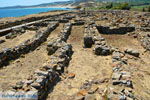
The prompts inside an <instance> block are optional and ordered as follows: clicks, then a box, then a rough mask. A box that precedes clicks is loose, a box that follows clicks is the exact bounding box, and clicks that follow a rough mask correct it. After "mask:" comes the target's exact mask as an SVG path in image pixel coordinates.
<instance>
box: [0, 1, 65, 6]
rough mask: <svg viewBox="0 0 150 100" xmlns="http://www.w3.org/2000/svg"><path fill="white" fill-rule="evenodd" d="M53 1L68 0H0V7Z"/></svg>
mask: <svg viewBox="0 0 150 100" xmlns="http://www.w3.org/2000/svg"><path fill="white" fill-rule="evenodd" d="M55 1H68V0H0V7H6V6H15V5H36V4H41V3H49V2H55Z"/></svg>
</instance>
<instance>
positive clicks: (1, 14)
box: [0, 8, 70, 18]
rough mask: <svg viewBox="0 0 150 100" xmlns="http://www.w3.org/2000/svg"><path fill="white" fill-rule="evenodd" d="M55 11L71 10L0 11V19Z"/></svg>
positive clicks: (18, 9) (25, 9) (29, 9)
mask: <svg viewBox="0 0 150 100" xmlns="http://www.w3.org/2000/svg"><path fill="white" fill-rule="evenodd" d="M54 10H70V9H68V8H16V9H0V18H3V17H20V16H25V15H30V14H37V13H41V12H47V11H54Z"/></svg>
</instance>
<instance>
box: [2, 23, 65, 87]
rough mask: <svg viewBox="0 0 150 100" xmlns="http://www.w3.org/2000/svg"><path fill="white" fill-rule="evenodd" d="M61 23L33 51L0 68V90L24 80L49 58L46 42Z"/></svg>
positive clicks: (58, 30) (54, 34)
mask: <svg viewBox="0 0 150 100" xmlns="http://www.w3.org/2000/svg"><path fill="white" fill-rule="evenodd" d="M62 26H63V25H60V26H59V27H57V28H56V29H55V30H54V31H53V32H52V33H51V34H50V35H49V37H48V40H47V41H46V42H45V43H43V44H42V45H41V46H39V47H38V48H37V49H36V50H34V51H33V52H30V53H28V54H26V55H24V56H22V57H21V58H20V59H17V60H15V61H13V62H12V63H11V64H10V65H8V66H6V67H5V68H3V69H0V90H7V89H8V88H9V87H10V85H12V84H15V83H16V82H19V81H21V80H25V79H26V78H28V77H29V76H30V75H32V74H33V72H34V71H35V70H36V69H38V68H39V67H41V66H42V65H43V64H44V63H46V62H47V61H48V60H49V56H48V55H47V50H46V47H47V42H48V41H49V40H50V38H52V37H56V36H57V35H58V33H59V32H60V31H61V29H62Z"/></svg>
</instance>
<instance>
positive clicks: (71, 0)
mask: <svg viewBox="0 0 150 100" xmlns="http://www.w3.org/2000/svg"><path fill="white" fill-rule="evenodd" d="M87 2H129V3H130V4H131V5H134V6H136V5H137V6H138V5H150V0H68V1H60V2H53V3H43V4H39V5H31V6H20V5H18V6H11V7H0V9H11V8H29V7H51V6H57V5H59V6H61V5H62V6H65V5H72V6H78V5H80V4H82V3H87Z"/></svg>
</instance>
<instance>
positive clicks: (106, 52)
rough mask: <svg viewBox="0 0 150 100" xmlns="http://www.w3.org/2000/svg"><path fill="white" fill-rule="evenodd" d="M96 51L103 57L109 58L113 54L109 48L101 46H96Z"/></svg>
mask: <svg viewBox="0 0 150 100" xmlns="http://www.w3.org/2000/svg"><path fill="white" fill-rule="evenodd" d="M94 51H95V54H96V55H103V56H107V55H109V54H110V53H111V50H110V48H109V47H107V46H101V45H96V46H95V49H94Z"/></svg>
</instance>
